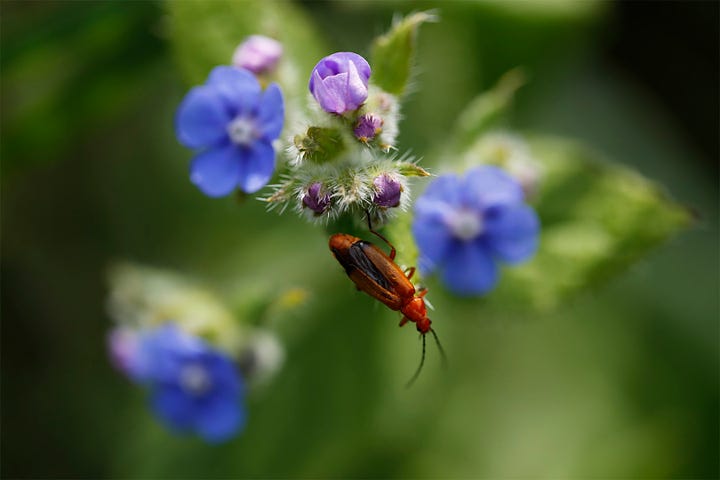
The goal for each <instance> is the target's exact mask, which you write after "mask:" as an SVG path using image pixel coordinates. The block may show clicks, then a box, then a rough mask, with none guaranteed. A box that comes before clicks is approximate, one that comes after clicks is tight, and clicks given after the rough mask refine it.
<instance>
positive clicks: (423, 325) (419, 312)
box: [400, 297, 430, 334]
mask: <svg viewBox="0 0 720 480" xmlns="http://www.w3.org/2000/svg"><path fill="white" fill-rule="evenodd" d="M400 311H401V312H402V314H403V315H405V316H406V317H407V318H408V319H409V320H410V321H411V322H415V325H416V326H417V329H418V331H419V332H420V333H423V334H424V333H427V332H428V331H429V330H430V319H428V318H427V309H426V308H425V301H424V300H423V299H422V298H420V297H414V298H413V299H412V300H410V301H409V302H408V303H407V304H405V305H404V306H403V307H402V308H401V309H400Z"/></svg>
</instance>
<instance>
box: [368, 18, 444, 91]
mask: <svg viewBox="0 0 720 480" xmlns="http://www.w3.org/2000/svg"><path fill="white" fill-rule="evenodd" d="M436 20H437V17H436V16H435V15H434V14H433V13H431V12H417V13H412V14H410V15H408V16H407V17H405V18H403V19H401V20H399V21H396V22H394V23H393V26H392V28H391V29H390V31H389V32H387V33H386V34H385V35H382V36H380V37H377V38H376V39H375V41H374V42H373V45H372V54H371V59H372V62H371V63H372V77H371V81H372V82H373V83H374V84H375V85H377V86H378V87H380V88H382V89H383V90H385V91H386V92H388V93H392V94H394V95H401V94H402V93H403V92H405V89H406V88H407V84H408V81H409V80H410V74H411V70H412V66H413V59H414V56H415V48H416V44H417V31H418V28H419V27H420V25H422V24H423V23H426V22H433V21H436Z"/></svg>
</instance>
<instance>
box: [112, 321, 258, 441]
mask: <svg viewBox="0 0 720 480" xmlns="http://www.w3.org/2000/svg"><path fill="white" fill-rule="evenodd" d="M133 352H134V357H133V358H132V361H131V362H128V363H126V364H125V365H126V366H129V367H127V370H126V373H128V375H129V376H130V377H131V378H132V379H134V380H136V381H138V382H140V383H143V384H145V385H148V386H149V387H150V389H151V392H152V398H151V402H152V408H153V410H154V411H155V413H156V415H157V416H158V417H159V418H160V419H161V420H163V421H164V422H165V423H166V424H167V425H168V426H169V427H171V428H173V429H176V430H179V431H194V432H197V433H198V434H199V435H200V436H201V437H202V438H203V439H205V440H206V441H208V442H222V441H225V440H229V439H230V438H231V437H233V436H234V435H235V434H236V433H237V432H238V431H239V430H240V428H241V427H242V426H243V424H244V421H245V412H244V410H243V409H242V407H241V400H242V397H243V394H244V392H243V390H244V387H243V383H242V380H241V378H240V375H239V373H238V371H237V369H236V367H235V365H234V364H233V362H232V360H231V359H230V358H229V357H228V356H227V355H226V354H225V353H222V352H220V351H218V350H215V349H213V348H212V347H210V346H209V345H208V344H207V343H205V342H204V341H203V340H201V339H200V338H198V337H194V336H192V335H188V334H186V333H184V332H182V331H181V330H179V329H178V328H177V327H176V326H175V325H172V324H166V325H163V326H161V327H159V328H156V329H154V330H151V331H147V332H141V333H140V337H139V341H138V343H137V345H136V346H135V347H134V349H133Z"/></svg>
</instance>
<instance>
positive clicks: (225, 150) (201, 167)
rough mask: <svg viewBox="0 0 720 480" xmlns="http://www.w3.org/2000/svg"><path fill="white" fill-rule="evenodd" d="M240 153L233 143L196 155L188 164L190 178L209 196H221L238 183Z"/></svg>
mask: <svg viewBox="0 0 720 480" xmlns="http://www.w3.org/2000/svg"><path fill="white" fill-rule="evenodd" d="M241 161H242V153H241V150H240V149H239V148H237V147H235V146H234V145H224V146H222V147H220V148H214V149H212V150H207V151H205V152H202V153H200V154H199V155H197V156H196V157H195V158H194V159H193V161H192V164H191V165H190V180H191V181H192V182H193V183H194V184H195V185H197V187H198V188H199V189H200V190H202V192H203V193H204V194H205V195H207V196H209V197H223V196H225V195H228V194H229V193H230V192H232V191H233V190H234V189H235V187H236V186H237V184H238V180H239V179H240V172H241V166H240V164H241Z"/></svg>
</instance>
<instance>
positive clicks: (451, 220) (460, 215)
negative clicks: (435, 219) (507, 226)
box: [445, 209, 483, 240]
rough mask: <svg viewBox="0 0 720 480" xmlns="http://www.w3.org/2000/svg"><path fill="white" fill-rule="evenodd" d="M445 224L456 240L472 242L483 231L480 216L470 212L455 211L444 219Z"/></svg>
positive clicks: (464, 210) (463, 210)
mask: <svg viewBox="0 0 720 480" xmlns="http://www.w3.org/2000/svg"><path fill="white" fill-rule="evenodd" d="M445 223H446V225H447V226H448V228H449V229H450V231H451V232H452V233H453V235H454V236H455V237H456V238H459V239H460V240H472V239H473V238H476V237H477V236H478V235H480V233H481V232H482V229H483V222H482V218H481V217H480V214H479V213H477V212H474V211H472V210H466V209H462V210H457V211H454V212H452V213H451V214H450V215H447V216H446V217H445Z"/></svg>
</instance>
